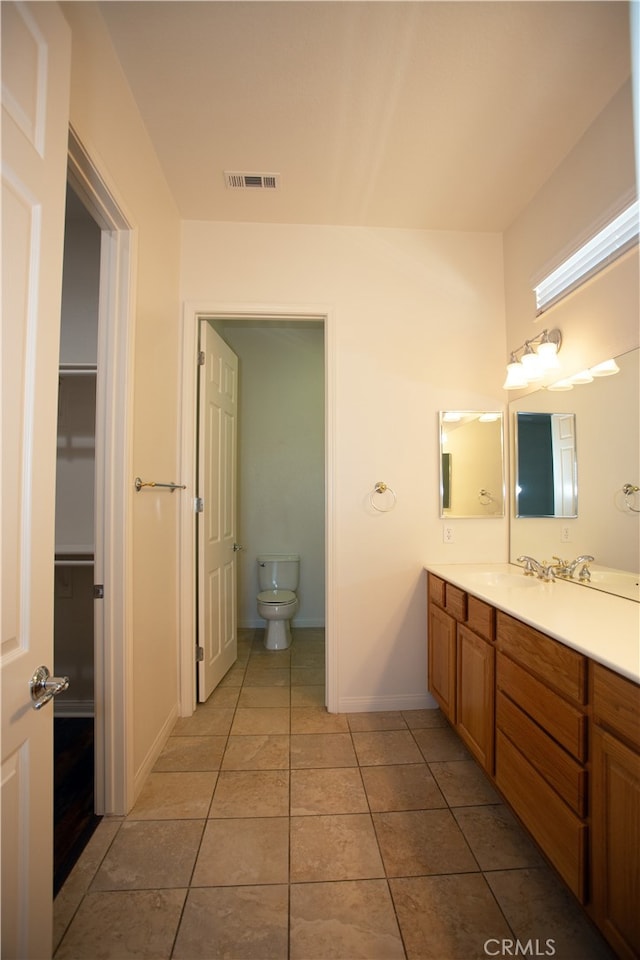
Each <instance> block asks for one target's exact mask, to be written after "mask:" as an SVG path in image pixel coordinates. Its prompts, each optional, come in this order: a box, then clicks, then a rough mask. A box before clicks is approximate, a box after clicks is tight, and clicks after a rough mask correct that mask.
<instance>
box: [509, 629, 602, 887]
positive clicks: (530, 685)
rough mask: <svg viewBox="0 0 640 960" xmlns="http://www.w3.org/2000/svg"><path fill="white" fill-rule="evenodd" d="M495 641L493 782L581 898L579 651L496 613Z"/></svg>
mask: <svg viewBox="0 0 640 960" xmlns="http://www.w3.org/2000/svg"><path fill="white" fill-rule="evenodd" d="M496 645H497V649H498V653H497V663H496V687H497V693H496V783H497V785H498V787H499V789H500V790H501V792H502V793H503V795H504V797H505V799H506V800H508V801H509V803H510V804H511V806H512V807H513V809H514V811H515V812H516V813H517V814H518V816H519V817H520V819H521V820H522V822H523V823H524V825H525V826H526V827H527V828H528V829H529V830H530V832H531V833H532V835H533V836H534V837H535V839H536V840H537V842H538V843H539V845H540V847H541V848H542V850H543V851H544V852H545V853H546V855H547V856H548V858H549V860H550V861H551V862H552V863H553V864H554V866H555V867H556V869H557V871H558V873H559V874H560V875H561V877H562V878H563V879H564V881H565V883H566V884H567V885H568V886H569V888H570V889H571V890H572V891H573V893H574V894H575V895H576V897H577V898H578V899H579V900H580V902H581V903H586V900H587V896H588V884H587V839H588V827H587V821H586V815H587V770H586V761H587V715H586V706H585V704H586V691H587V683H586V681H587V660H586V657H584V656H582V654H579V653H577V652H576V651H575V650H571V649H570V648H569V647H565V646H563V645H562V644H560V643H558V642H557V641H556V640H553V639H551V638H550V637H547V636H545V635H544V634H542V633H539V632H538V631H537V630H534V629H533V628H531V627H529V626H527V624H524V623H521V622H520V621H518V620H515V619H514V618H513V617H510V616H508V615H507V614H504V613H502V612H501V611H498V614H497V640H496Z"/></svg>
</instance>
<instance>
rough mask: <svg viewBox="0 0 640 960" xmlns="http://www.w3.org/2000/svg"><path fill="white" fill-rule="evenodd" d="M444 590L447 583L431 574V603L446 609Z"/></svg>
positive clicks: (429, 578) (429, 582)
mask: <svg viewBox="0 0 640 960" xmlns="http://www.w3.org/2000/svg"><path fill="white" fill-rule="evenodd" d="M444 588H445V582H444V580H441V579H440V577H436V576H434V574H433V573H430V574H429V575H428V578H427V597H428V599H429V600H430V601H431V603H437V604H438V606H439V607H444Z"/></svg>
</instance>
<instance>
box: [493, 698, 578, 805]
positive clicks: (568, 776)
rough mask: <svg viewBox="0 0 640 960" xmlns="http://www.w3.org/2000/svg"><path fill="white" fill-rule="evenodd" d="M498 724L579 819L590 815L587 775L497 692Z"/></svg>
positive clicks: (507, 699) (523, 714) (509, 701)
mask: <svg viewBox="0 0 640 960" xmlns="http://www.w3.org/2000/svg"><path fill="white" fill-rule="evenodd" d="M496 724H497V727H498V729H500V730H501V731H502V732H503V733H504V734H506V736H507V737H508V738H509V740H511V742H512V743H513V744H514V745H515V746H516V747H517V748H518V749H519V750H520V752H521V753H522V754H523V755H524V756H525V757H526V758H527V760H528V761H529V763H530V764H531V765H532V766H533V767H535V768H536V770H537V771H538V773H540V774H541V775H542V776H543V777H544V779H545V780H546V781H547V783H548V784H550V786H552V787H553V789H554V790H555V791H556V792H557V793H558V794H560V796H561V797H562V799H563V800H564V801H565V803H568V804H569V806H570V807H571V809H572V810H573V812H574V813H576V814H577V815H578V816H579V817H584V816H586V812H587V772H586V770H585V769H584V767H582V766H581V765H580V764H579V763H577V762H576V761H575V760H574V759H573V757H570V756H569V754H568V753H566V751H565V750H563V749H562V747H560V746H558V744H557V743H556V742H555V741H554V740H551V738H550V737H548V736H547V735H546V733H545V732H544V731H543V730H541V729H540V727H538V726H537V725H536V724H535V723H534V722H533V721H532V720H530V719H529V717H528V716H527V715H526V714H525V713H523V712H522V710H520V709H519V708H518V707H517V706H516V705H515V703H512V701H511V700H509V698H508V697H506V696H505V695H504V694H503V693H501V692H500V691H498V694H497V697H496Z"/></svg>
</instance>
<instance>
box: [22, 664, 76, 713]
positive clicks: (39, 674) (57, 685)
mask: <svg viewBox="0 0 640 960" xmlns="http://www.w3.org/2000/svg"><path fill="white" fill-rule="evenodd" d="M68 686H69V677H52V676H51V674H50V673H49V671H48V670H47V668H46V667H38V669H37V670H36V672H35V673H34V675H33V676H32V677H31V680H30V681H29V689H30V691H31V699H32V700H33V709H34V710H39V709H40V707H44V705H45V703H49V700H51V699H52V698H53V697H55V696H56V694H58V693H62V691H63V690H66V689H67V687H68Z"/></svg>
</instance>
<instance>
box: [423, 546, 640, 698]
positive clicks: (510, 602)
mask: <svg viewBox="0 0 640 960" xmlns="http://www.w3.org/2000/svg"><path fill="white" fill-rule="evenodd" d="M425 566H426V569H427V570H428V571H429V573H434V574H435V575H436V576H437V577H441V578H442V579H443V580H447V581H448V582H449V583H453V584H454V585H455V586H456V587H460V589H462V590H465V591H466V592H467V593H470V594H472V595H473V596H475V597H479V598H480V599H481V600H486V601H487V603H490V604H491V605H492V606H494V607H497V608H498V610H503V611H504V612H505V613H509V614H511V616H512V617H516V619H518V620H522V621H523V622H524V623H528V624H529V625H530V626H531V627H535V628H536V630H540V631H541V632H542V633H546V634H548V635H549V636H551V637H554V638H555V639H556V640H559V641H560V642H561V643H564V644H566V645H567V646H568V647H573V649H574V650H578V651H579V652H580V653H584V654H585V655H586V656H587V657H591V658H592V659H593V660H597V661H598V662H599V663H602V664H604V666H606V667H610V668H611V669H612V670H615V671H616V673H620V674H622V675H623V676H625V677H629V679H631V680H635V682H636V683H640V603H636V602H635V601H633V600H626V599H624V598H622V597H616V596H613V595H611V594H608V593H602V592H601V591H599V590H591V589H589V588H587V587H583V586H581V585H580V584H577V583H567V582H566V581H563V580H555V581H554V582H552V583H545V582H544V581H543V580H538V579H536V578H532V577H525V576H524V573H523V572H522V567H518V566H516V565H514V564H509V563H460V564H458V563H451V564H447V563H434V564H426V565H425ZM515 577H522V578H523V581H526V586H525V585H522V584H521V583H520V582H519V581H518V580H515V579H514V578H515ZM510 581H511V582H510Z"/></svg>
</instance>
